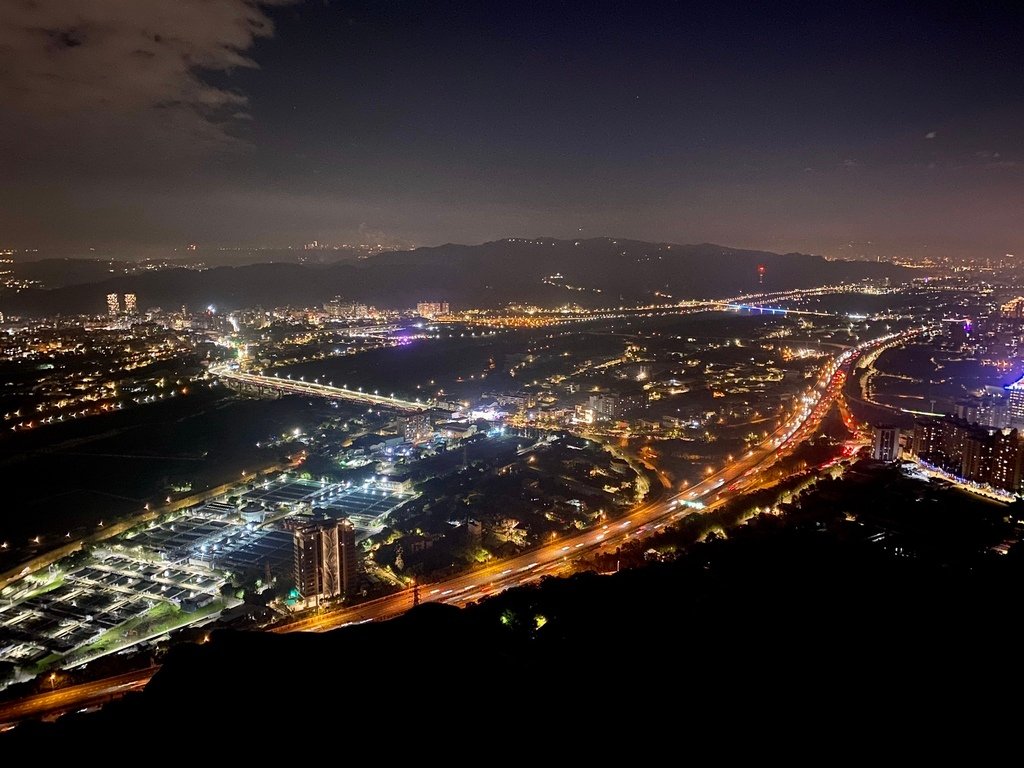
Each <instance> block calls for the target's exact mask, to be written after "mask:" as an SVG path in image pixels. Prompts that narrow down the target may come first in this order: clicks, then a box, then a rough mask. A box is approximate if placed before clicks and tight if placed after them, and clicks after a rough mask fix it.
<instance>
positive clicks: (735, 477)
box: [273, 329, 920, 632]
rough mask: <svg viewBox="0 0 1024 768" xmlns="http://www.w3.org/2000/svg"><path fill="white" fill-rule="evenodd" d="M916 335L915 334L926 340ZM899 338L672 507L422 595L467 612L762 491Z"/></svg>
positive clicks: (377, 614) (368, 606)
mask: <svg viewBox="0 0 1024 768" xmlns="http://www.w3.org/2000/svg"><path fill="white" fill-rule="evenodd" d="M919 332H920V330H918V329H915V330H913V331H908V332H907V333H908V334H915V333H919ZM895 337H896V334H892V335H890V336H886V337H883V338H881V339H877V340H872V341H870V342H865V343H864V344H861V345H860V346H859V347H857V348H855V349H849V350H847V351H845V352H843V353H842V354H840V355H839V356H838V357H837V358H836V359H834V360H833V361H831V362H829V363H828V364H827V365H826V366H825V367H824V369H823V370H822V372H821V374H820V375H819V378H818V380H817V382H816V383H815V386H814V387H813V388H812V389H811V390H810V393H809V394H807V395H805V396H804V398H803V399H802V401H801V403H802V404H801V407H800V410H798V411H797V412H796V414H794V415H793V416H791V417H790V419H789V420H788V421H786V422H784V423H783V424H782V425H781V426H779V427H778V428H777V429H776V430H775V431H774V432H773V433H771V434H770V435H769V436H768V437H767V438H766V439H765V440H764V441H763V442H762V443H761V444H760V445H759V446H758V447H757V448H755V449H753V450H751V451H748V452H747V453H746V454H744V455H743V456H742V457H740V458H739V459H738V460H736V461H734V462H733V463H731V464H729V465H727V466H725V467H723V468H721V469H719V470H718V471H717V472H714V473H712V474H710V475H709V476H707V477H706V478H704V479H703V480H701V481H700V482H699V483H696V484H695V485H692V486H690V487H689V488H686V489H685V490H684V491H682V492H680V493H677V494H675V495H673V496H670V497H668V498H667V499H664V500H660V501H658V502H656V503H650V504H641V505H640V506H639V507H637V508H636V509H634V510H633V511H632V512H630V513H629V514H627V515H626V516H624V517H622V518H620V519H618V520H615V521H613V522H610V523H607V524H605V525H603V526H602V527H600V528H596V529H594V528H592V529H589V530H587V531H585V532H583V533H579V534H575V535H570V536H563V537H561V538H558V539H555V540H553V541H552V542H551V543H550V544H545V545H544V546H542V547H540V548H538V549H534V550H531V551H530V552H526V553H524V554H522V555H518V556H516V557H514V558H511V559H507V560H501V561H498V562H494V563H489V564H487V565H485V566H482V567H479V568H477V569H474V570H473V571H470V572H468V573H465V574H462V575H460V576H456V577H453V578H451V579H447V580H445V581H443V582H437V583H434V584H426V585H422V586H420V587H419V597H420V601H421V602H443V603H448V604H451V605H466V604H467V603H471V602H474V601H475V600H479V599H481V598H483V597H486V596H488V595H493V594H497V593H498V592H502V591H504V590H505V589H508V588H510V587H515V586H519V585H522V584H527V583H529V582H531V581H536V580H538V579H540V578H541V577H543V576H552V575H558V574H563V573H566V572H570V571H572V570H573V568H574V561H575V560H576V559H578V558H579V557H580V556H581V555H583V554H588V553H593V552H597V551H602V550H614V549H615V547H617V546H619V545H620V544H622V542H624V541H625V540H627V539H629V538H632V537H636V536H643V535H644V534H647V533H652V532H653V531H655V530H658V529H660V528H662V527H664V526H665V525H666V524H670V523H672V522H674V521H676V520H678V519H679V518H681V517H683V516H685V515H687V514H690V513H691V512H692V511H693V510H694V509H710V508H714V507H716V506H719V505H721V504H724V503H725V502H726V501H727V500H728V499H729V498H730V497H732V496H734V495H736V494H738V493H745V492H748V491H751V490H754V489H755V488H757V487H758V486H759V485H760V484H761V479H760V478H761V477H762V475H763V473H764V472H765V470H767V469H768V468H769V467H770V466H771V465H772V464H774V463H775V461H776V460H777V459H778V458H779V457H780V456H782V455H784V454H786V453H787V452H789V451H790V450H792V449H794V448H795V447H796V446H797V445H799V444H800V443H801V442H803V441H804V440H805V439H807V438H808V437H810V436H811V435H812V434H813V432H814V430H815V429H817V427H818V425H819V424H820V423H821V420H822V419H823V418H824V417H825V414H826V413H828V410H829V408H830V407H831V406H832V404H833V402H835V401H836V399H837V398H838V397H839V396H840V395H841V394H842V388H843V384H844V382H845V380H846V376H847V373H848V370H849V367H850V364H851V363H852V361H853V360H854V359H855V358H856V357H857V356H858V355H859V354H861V353H862V352H863V351H865V350H867V349H869V348H871V347H873V346H875V345H877V344H881V343H885V342H887V341H890V340H891V339H893V338H895ZM412 604H413V591H412V590H411V589H409V590H405V591H404V592H400V593H397V594H394V595H388V596H386V597H382V598H379V599H377V600H373V601H370V602H367V603H362V604H360V605H357V606H353V607H352V608H344V609H340V610H333V611H326V612H324V613H321V614H319V615H314V616H310V617H307V618H305V619H301V620H299V621H297V622H293V623H291V624H287V625H283V626H280V627H277V628H275V629H274V630H273V631H276V632H296V631H313V632H322V631H325V630H330V629H335V628H337V627H343V626H347V625H350V624H359V623H363V622H367V621H377V620H381V619H387V618H391V617H393V616H397V615H399V614H401V613H403V612H405V611H406V610H408V609H409V608H410V607H412Z"/></svg>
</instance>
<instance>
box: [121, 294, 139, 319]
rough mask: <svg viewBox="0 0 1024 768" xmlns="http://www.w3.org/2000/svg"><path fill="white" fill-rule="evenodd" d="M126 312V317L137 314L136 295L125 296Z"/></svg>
mask: <svg viewBox="0 0 1024 768" xmlns="http://www.w3.org/2000/svg"><path fill="white" fill-rule="evenodd" d="M124 312H125V314H126V315H134V314H135V312H136V302H135V294H134V293H126V294H125V295H124Z"/></svg>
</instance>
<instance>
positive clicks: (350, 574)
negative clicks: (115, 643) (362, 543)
mask: <svg viewBox="0 0 1024 768" xmlns="http://www.w3.org/2000/svg"><path fill="white" fill-rule="evenodd" d="M338 545H339V546H338V548H339V550H340V553H341V554H340V558H339V559H340V563H339V565H340V569H341V593H342V594H343V595H346V596H348V595H351V594H352V593H353V592H355V590H356V585H357V584H358V579H359V550H358V549H357V548H356V527H355V526H354V525H353V524H352V521H351V520H348V519H345V520H339V521H338Z"/></svg>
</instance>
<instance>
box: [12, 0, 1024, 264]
mask: <svg viewBox="0 0 1024 768" xmlns="http://www.w3.org/2000/svg"><path fill="white" fill-rule="evenodd" d="M1021 14H1022V12H1021V10H1020V8H1019V7H1018V6H1017V5H1016V4H1012V3H1009V4H995V3H985V4H980V5H966V4H950V5H947V4H935V3H901V4H900V5H899V7H898V8H894V7H892V6H891V5H890V4H883V3H877V4H876V3H863V4H853V3H843V4H822V3H793V4H786V5H785V6H764V5H754V6H752V5H751V4H749V3H743V2H726V3H714V4H692V3H660V2H659V3H644V4H643V5H642V6H641V5H638V4H633V3H612V4H601V5H600V6H599V7H594V5H593V4H592V3H558V4H550V3H526V4H522V3H515V4H510V3H483V4H465V3H432V4H422V3H415V2H404V0H403V1H402V2H392V3H376V2H359V1H356V2H343V3H342V2H329V3H322V2H277V1H275V2H267V3H263V2H250V1H249V0H222V1H221V2H217V3H200V2H180V3H175V7H174V10H173V12H168V11H167V8H166V3H164V2H163V1H162V0H146V1H145V2H127V1H125V2H118V1H117V0H105V1H103V2H92V3H87V4H79V5H77V6H75V7H74V8H73V9H71V8H69V7H68V5H67V3H65V2H62V0H38V1H37V2H32V3H21V2H13V3H5V4H4V8H3V9H0V27H2V30H3V31H2V32H0V47H2V48H3V49H4V51H5V52H6V58H7V59H8V61H12V62H13V61H17V62H18V65H17V66H10V67H6V68H5V70H4V73H3V75H2V77H0V98H2V99H3V103H4V105H5V109H4V110H3V114H2V115H0V146H2V147H3V153H4V157H5V163H4V166H5V173H4V176H5V180H6V183H5V185H4V197H3V199H2V201H0V202H2V205H0V233H2V235H0V237H2V242H0V247H14V248H48V247H56V246H60V247H64V248H71V249H72V250H73V251H74V252H75V253H76V254H82V253H87V249H88V248H89V247H93V248H99V249H110V248H113V249H116V251H117V252H118V253H119V254H121V255H123V256H126V257H128V258H136V257H138V256H139V255H141V254H145V255H152V254H153V253H164V252H166V249H168V248H174V247H178V248H182V247H184V246H185V245H186V244H187V243H190V242H199V243H202V244H206V245H217V246H232V247H233V246H267V247H270V246H276V247H281V246H287V245H299V244H301V243H304V242H308V241H310V240H313V239H318V240H320V241H323V242H328V243H356V242H366V243H377V242H384V243H387V244H400V245H404V244H415V245H436V244H440V243H445V242H465V243H475V242H481V241H485V240H495V239H500V238H502V237H506V236H517V237H536V236H542V235H543V236H554V237H576V236H578V235H579V234H580V233H582V234H583V235H584V236H587V237H595V236H605V235H607V236H616V237H628V238H633V239H638V240H655V241H669V242H677V243H699V242H716V243H720V244H722V245H730V246H735V247H746V248H755V249H763V250H772V251H781V252H788V251H801V252H808V253H820V254H824V255H827V256H845V255H853V256H854V257H858V258H859V257H865V256H866V257H869V258H874V257H876V256H880V257H883V258H885V257H897V256H898V257H915V258H917V257H923V256H928V255H955V256H964V255H966V256H973V257H991V256H1000V255H1002V254H1003V253H1007V252H1009V253H1013V252H1014V251H1015V250H1016V249H1017V245H1018V240H1019V236H1020V235H1019V226H1018V221H1017V217H1018V215H1019V211H1020V209H1021V207H1022V204H1024V200H1022V199H1021V189H1022V185H1021V183H1020V182H1021V173H1022V167H1024V166H1022V165H1021V162H1022V160H1024V135H1022V132H1021V130H1020V125H1022V124H1024V120H1022V118H1024V114H1022V110H1024V107H1022V104H1024V98H1022V97H1024V93H1022V89H1024V84H1022V81H1021V79H1020V77H1018V76H1017V73H1019V72H1020V70H1021V66H1022V64H1024V50H1022V48H1021V46H1020V44H1019V41H1020V38H1021V32H1022V25H1021Z"/></svg>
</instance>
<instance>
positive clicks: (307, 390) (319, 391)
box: [210, 364, 432, 413]
mask: <svg viewBox="0 0 1024 768" xmlns="http://www.w3.org/2000/svg"><path fill="white" fill-rule="evenodd" d="M210 373H211V374H212V375H214V376H217V377H218V378H220V379H221V380H223V381H226V382H228V383H230V384H233V385H235V386H237V387H238V388H239V389H240V390H242V391H244V392H252V393H254V394H258V395H266V394H268V393H275V394H287V395H291V394H294V395H312V396H313V397H326V398H327V399H329V400H347V401H349V402H354V403H361V404H363V405H370V406H379V407H383V408H390V409H392V410H396V411H404V412H406V413H419V412H421V411H426V410H428V409H429V408H430V407H431V405H432V403H431V402H430V401H420V400H415V401H412V400H403V399H401V398H399V397H395V396H394V394H392V395H391V396H387V395H382V394H380V393H379V392H376V391H375V392H364V391H363V390H362V388H358V389H349V388H348V387H347V386H342V387H336V386H334V384H333V383H330V384H321V383H320V382H319V380H314V381H304V380H303V379H292V378H288V377H285V378H281V377H279V376H264V375H262V374H257V373H246V372H244V371H241V370H239V369H238V368H237V367H235V366H232V365H224V364H221V365H211V366H210Z"/></svg>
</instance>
